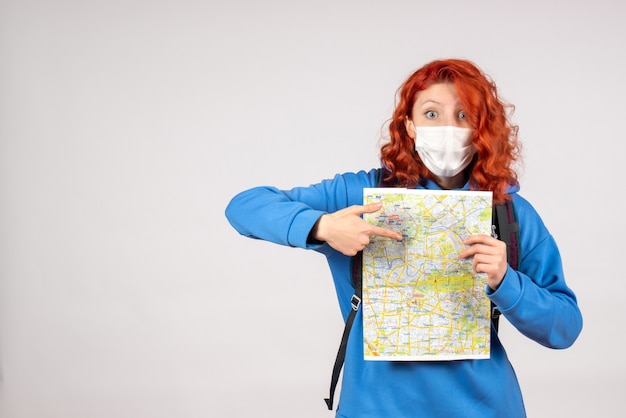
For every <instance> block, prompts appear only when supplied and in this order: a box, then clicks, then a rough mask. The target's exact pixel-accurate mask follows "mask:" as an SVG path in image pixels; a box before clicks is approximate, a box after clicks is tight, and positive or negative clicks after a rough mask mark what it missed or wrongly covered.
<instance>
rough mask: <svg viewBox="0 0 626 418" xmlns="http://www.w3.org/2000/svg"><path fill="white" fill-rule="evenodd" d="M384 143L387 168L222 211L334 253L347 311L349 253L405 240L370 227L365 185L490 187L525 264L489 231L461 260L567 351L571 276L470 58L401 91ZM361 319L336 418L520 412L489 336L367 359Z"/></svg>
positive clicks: (488, 87) (258, 229) (502, 109)
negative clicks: (414, 357)
mask: <svg viewBox="0 0 626 418" xmlns="http://www.w3.org/2000/svg"><path fill="white" fill-rule="evenodd" d="M389 134H390V135H389V141H388V142H386V143H385V144H384V145H383V146H382V147H381V167H380V168H375V169H371V170H369V171H359V172H356V173H345V174H338V175H336V176H334V178H332V179H328V180H323V181H321V182H320V183H319V184H315V185H312V186H308V187H296V188H294V189H291V190H278V189H276V188H273V187H258V188H253V189H250V190H247V191H244V192H242V193H240V194H238V195H237V196H235V197H234V198H233V200H232V201H231V202H230V204H229V206H228V208H227V209H226V216H227V218H228V220H229V221H230V223H231V224H232V225H233V227H234V228H235V229H236V230H237V231H239V233H241V234H243V235H245V236H248V237H254V238H260V239H264V240H268V241H271V242H275V243H278V244H282V245H288V246H293V247H301V248H309V249H313V250H315V251H319V252H321V253H323V254H325V255H326V257H327V260H328V263H329V266H330V269H331V272H332V276H333V280H334V282H335V287H336V290H337V296H338V301H339V305H340V308H341V311H342V313H343V315H344V319H345V318H347V317H348V314H349V312H350V310H351V309H352V308H351V305H350V300H351V297H352V295H353V293H354V288H353V285H352V279H351V268H350V266H351V258H352V256H354V255H355V254H357V253H358V252H359V251H360V250H362V249H363V248H364V247H365V246H366V245H368V244H369V242H370V238H371V237H372V236H381V237H386V238H390V239H394V240H401V239H402V235H401V234H400V233H399V232H395V231H392V230H390V229H385V228H381V227H376V226H373V225H370V224H369V223H367V222H366V221H364V220H363V219H362V215H363V214H365V213H373V212H376V211H378V210H379V209H380V208H381V206H380V204H368V205H363V189H364V188H368V187H377V185H378V184H377V179H378V178H380V176H381V175H382V176H383V177H384V178H385V181H386V183H393V184H396V185H398V186H399V187H407V188H419V189H434V190H440V189H445V190H453V189H460V190H482V191H491V192H492V193H493V200H494V203H500V202H504V201H505V200H508V199H511V200H512V202H513V203H514V205H513V207H514V208H515V212H516V213H515V215H516V218H517V221H518V223H519V227H520V232H519V240H520V241H519V248H520V251H521V253H520V254H519V267H518V269H517V270H514V269H513V268H511V267H510V266H509V264H508V263H507V250H506V244H505V243H503V242H502V241H500V240H498V239H496V238H494V237H491V236H489V235H472V236H470V237H469V238H467V239H466V240H465V241H464V244H465V245H466V249H465V250H463V251H462V252H460V253H459V258H462V259H470V260H472V265H473V268H474V270H475V271H476V272H477V273H484V274H485V275H486V277H487V286H486V287H485V292H486V294H487V297H488V298H489V299H490V300H491V301H492V302H494V303H495V304H496V305H497V306H498V307H499V309H500V311H501V312H502V314H503V315H504V316H505V317H506V318H507V320H508V321H509V322H510V323H511V324H513V326H514V327H515V328H516V329H518V330H519V331H520V332H521V333H522V334H524V335H526V336H527V337H528V338H531V339H533V340H534V341H536V342H538V343H539V344H542V345H544V346H546V347H551V348H566V347H569V346H570V345H571V344H573V343H574V341H575V340H576V338H577V337H578V335H579V333H580V331H581V329H582V316H581V313H580V310H579V308H578V305H577V301H576V297H575V295H574V293H573V292H572V291H571V290H570V289H569V288H568V286H567V284H566V282H565V278H564V275H563V269H562V265H561V258H560V255H559V251H558V248H557V244H556V242H555V240H554V238H553V237H552V235H550V233H549V231H548V230H547V228H546V227H545V225H544V223H543V222H542V220H541V218H540V217H539V215H538V214H537V212H536V211H535V210H534V208H533V207H532V206H531V204H530V203H529V202H528V201H526V200H525V199H524V198H522V197H521V196H520V195H519V194H518V193H517V192H518V190H519V184H518V181H517V174H516V172H515V170H514V168H513V164H514V163H515V162H516V161H517V159H518V154H519V146H518V145H519V144H518V139H517V127H516V126H514V125H512V124H511V122H510V121H509V119H508V113H507V105H505V104H504V103H503V102H502V100H501V99H500V98H499V97H498V93H497V89H496V86H495V84H494V83H493V82H492V81H491V80H490V79H489V78H488V77H487V76H486V75H485V74H483V73H482V71H481V70H480V69H479V68H478V67H477V66H476V65H474V64H473V63H472V62H469V61H466V60H458V59H449V60H438V61H434V62H431V63H428V64H427V65H425V66H424V67H422V68H420V69H418V70H417V71H415V72H414V73H413V74H412V75H411V76H410V77H409V78H408V79H407V80H406V81H405V82H404V83H403V84H402V86H401V87H400V89H399V90H398V100H397V105H396V108H395V110H394V113H393V116H392V119H391V121H390V124H389ZM362 339H363V325H362V317H361V312H360V311H359V312H358V313H357V316H356V319H355V321H354V326H353V328H352V332H351V334H350V338H349V341H348V346H347V352H346V357H345V365H344V370H343V380H342V389H341V396H340V402H339V406H338V408H337V413H336V416H337V417H347V418H357V417H358V418H363V417H372V418H374V417H375V418H382V417H393V418H402V417H497V418H502V417H507V418H514V417H524V416H525V415H526V414H525V409H524V403H523V400H522V394H521V391H520V387H519V384H518V381H517V378H516V376H515V372H514V370H513V367H512V366H511V364H510V362H509V360H508V358H507V356H506V353H505V351H504V348H503V347H502V344H501V342H500V340H499V339H498V337H497V333H495V332H493V333H492V337H491V347H490V357H489V359H469V360H454V361H410V362H396V361H366V360H364V357H363V354H364V353H363V344H362Z"/></svg>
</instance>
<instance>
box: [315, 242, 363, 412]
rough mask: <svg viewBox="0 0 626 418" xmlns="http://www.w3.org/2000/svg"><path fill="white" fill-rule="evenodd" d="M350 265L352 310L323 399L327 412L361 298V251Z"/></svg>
mask: <svg viewBox="0 0 626 418" xmlns="http://www.w3.org/2000/svg"><path fill="white" fill-rule="evenodd" d="M350 265H351V270H352V280H353V284H354V294H353V295H352V298H351V299H350V305H352V309H351V310H350V313H349V314H348V318H347V319H346V325H345V327H344V329H343V335H342V336H341V344H340V345H339V351H338V352H337V358H336V359H335V365H334V366H333V374H332V377H331V379H330V395H329V396H328V398H325V399H324V401H325V402H326V406H328V410H329V411H332V410H333V399H334V397H335V388H336V387H337V382H339V374H340V373H341V368H342V367H343V362H344V360H345V358H346V349H347V347H348V337H349V336H350V330H351V329H352V324H353V323H354V318H355V317H356V313H357V312H358V311H359V308H360V307H361V297H362V296H363V283H362V280H363V272H362V266H363V252H362V251H359V252H358V253H357V254H356V255H355V256H354V257H352V259H351V261H350Z"/></svg>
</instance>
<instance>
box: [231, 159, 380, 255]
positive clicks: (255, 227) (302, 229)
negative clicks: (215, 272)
mask: <svg viewBox="0 0 626 418" xmlns="http://www.w3.org/2000/svg"><path fill="white" fill-rule="evenodd" d="M375 175H376V170H371V171H369V172H364V171H359V172H358V173H347V174H341V175H339V174H338V175H336V176H335V177H334V178H333V179H329V180H324V181H322V182H320V183H318V184H313V185H311V186H308V187H296V188H293V189H291V190H279V189H277V188H275V187H268V186H266V187H255V188H252V189H249V190H246V191H244V192H241V193H239V194H238V195H236V196H235V197H233V199H232V200H231V201H230V203H229V204H228V206H227V207H226V218H227V219H228V221H229V222H230V224H231V225H232V226H233V227H234V228H235V229H236V230H237V231H238V232H239V233H240V234H242V235H244V236H247V237H250V238H256V239H263V240H266V241H270V242H274V243H276V244H281V245H287V246H291V247H300V248H316V247H319V244H314V243H310V242H308V241H307V238H308V236H309V233H310V231H311V229H312V228H313V226H314V225H315V222H317V220H318V219H319V218H320V216H322V215H324V214H326V213H332V212H336V211H337V210H340V209H343V208H346V207H348V206H351V205H360V204H362V203H363V188H364V187H372V185H373V184H374V180H375Z"/></svg>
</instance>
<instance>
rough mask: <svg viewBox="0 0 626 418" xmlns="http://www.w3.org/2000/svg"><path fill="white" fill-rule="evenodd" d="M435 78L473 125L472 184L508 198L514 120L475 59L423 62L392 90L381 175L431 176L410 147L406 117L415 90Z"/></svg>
mask: <svg viewBox="0 0 626 418" xmlns="http://www.w3.org/2000/svg"><path fill="white" fill-rule="evenodd" d="M437 83H453V84H454V86H455V88H456V91H457V94H458V95H459V100H460V101H461V103H462V105H463V110H464V111H465V114H466V115H467V120H468V122H469V125H470V126H471V127H472V128H473V130H474V131H473V136H472V143H473V144H474V146H475V147H476V155H475V156H474V160H473V161H472V163H471V164H470V166H469V167H468V170H469V171H470V173H469V178H470V189H471V190H490V191H492V192H493V198H494V201H495V202H502V201H504V200H506V199H508V198H510V197H509V196H508V195H507V193H506V191H507V189H508V187H509V186H510V185H512V184H515V183H517V173H516V171H515V170H514V169H513V168H512V165H513V163H514V162H515V161H517V160H518V159H519V156H520V144H519V141H518V138H517V131H518V127H517V125H512V124H511V123H510V122H509V119H508V115H509V114H512V112H513V111H514V107H513V106H512V105H510V104H507V103H504V102H503V101H502V100H501V99H500V98H499V97H498V92H497V89H496V85H495V83H494V82H493V81H492V80H491V79H490V78H489V77H488V76H487V75H485V74H484V73H483V72H482V71H481V70H480V69H479V68H478V67H477V66H476V65H475V64H474V63H472V62H470V61H467V60H460V59H447V60H437V61H433V62H431V63H429V64H426V65H425V66H423V67H422V68H420V69H418V70H417V71H415V72H414V73H413V74H412V75H411V76H409V78H407V79H406V81H405V82H404V83H403V84H402V85H401V86H400V88H399V89H398V91H397V98H396V107H395V110H394V112H393V116H392V119H391V120H390V121H389V134H390V138H389V141H388V142H387V143H385V144H384V145H383V146H382V147H381V162H382V165H383V167H385V168H386V169H387V170H389V171H390V173H389V175H388V176H387V177H388V178H387V179H386V180H390V179H394V178H395V180H396V181H397V182H398V184H402V185H413V184H417V183H419V181H420V180H421V179H423V178H428V177H430V176H431V174H430V172H429V170H428V169H427V168H426V166H425V165H424V164H423V163H422V161H421V159H420V158H419V156H418V154H417V152H416V151H415V143H414V140H413V139H411V138H410V137H409V135H408V133H407V131H406V125H405V120H406V118H407V117H408V118H409V119H411V118H412V116H413V115H412V112H413V104H414V103H415V100H416V98H417V95H418V94H419V92H420V91H422V90H425V89H427V88H428V87H430V86H431V85H433V84H437Z"/></svg>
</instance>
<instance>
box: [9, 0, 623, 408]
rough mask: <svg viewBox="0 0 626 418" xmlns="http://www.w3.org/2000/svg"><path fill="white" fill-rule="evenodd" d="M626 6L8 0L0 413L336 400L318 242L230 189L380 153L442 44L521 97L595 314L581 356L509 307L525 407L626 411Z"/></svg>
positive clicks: (327, 285) (334, 316) (530, 173)
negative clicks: (417, 74)
mask: <svg viewBox="0 0 626 418" xmlns="http://www.w3.org/2000/svg"><path fill="white" fill-rule="evenodd" d="M625 21H626V4H625V3H624V2H622V1H619V0H578V1H575V2H571V1H541V0H529V1H524V2H520V1H516V2H503V1H496V0H492V1H485V0H474V1H471V2H470V1H461V0H459V1H442V2H427V1H399V0H388V1H374V0H349V1H340V0H315V1H304V0H303V1H286V0H275V1H252V0H249V1H238V0H231V1H220V2H217V1H215V0H208V1H206V0H205V1H201V0H176V1H174V0H169V1H166V0H153V1H147V0H108V1H93V0H83V1H79V0H56V1H47V0H0V279H1V287H0V290H1V291H0V312H1V316H0V318H1V328H0V330H1V347H0V354H1V356H2V358H1V362H2V367H3V374H4V383H3V384H2V389H1V394H0V416H1V417H2V418H39V417H45V418H74V417H76V418H84V417H90V418H103V417H107V418H108V417H115V418H142V417H150V418H166V417H167V418H170V417H185V418H187V417H190V418H191V417H288V416H289V417H292V416H297V417H304V418H308V417H331V416H333V414H332V413H330V412H328V411H326V410H325V405H324V403H323V400H322V398H323V397H324V396H326V394H327V388H328V384H329V377H330V371H331V367H332V362H333V360H334V356H335V353H336V349H337V344H338V343H339V337H340V333H341V330H342V323H341V319H340V315H339V309H338V308H337V303H336V300H335V295H334V290H333V287H332V283H331V279H330V277H329V274H328V271H327V267H326V264H325V260H324V259H323V257H322V256H320V255H318V254H315V253H313V252H307V251H303V250H297V249H289V248H282V247H278V246H275V245H272V244H268V243H265V242H259V241H253V240H248V239H245V238H242V237H240V236H239V235H237V233H236V232H235V231H234V230H233V229H231V228H230V227H229V225H228V224H227V221H226V219H225V218H224V215H223V212H224V208H225V206H226V204H227V202H228V201H229V199H230V198H231V197H232V196H233V195H234V194H235V193H236V192H238V191H240V190H242V189H244V188H248V187H251V186H255V185H262V184H270V185H276V186H279V187H284V188H288V187H292V186H296V185H307V184H310V183H314V182H317V181H319V180H321V179H323V178H327V177H330V176H332V175H334V174H335V173H336V172H344V171H354V170H358V169H362V168H371V167H373V166H376V165H377V158H378V155H377V144H378V139H379V137H380V129H381V126H382V125H383V123H384V122H385V120H386V119H387V118H388V117H389V116H390V115H391V109H392V106H393V99H394V93H395V90H396V88H397V87H398V86H399V85H400V83H401V82H402V81H403V80H404V78H405V77H406V76H408V75H409V74H410V73H411V72H412V71H413V70H414V69H416V68H417V67H419V66H421V65H422V64H424V63H426V62H427V61H430V60H432V59H435V58H445V57H461V58H469V59H471V60H473V61H475V62H476V63H478V64H479V66H481V67H482V68H483V69H484V70H485V71H486V72H487V73H488V74H490V75H491V76H492V77H493V78H494V79H495V81H496V82H497V84H498V86H499V87H500V91H501V94H502V95H503V97H504V98H505V99H507V100H508V101H510V102H512V103H514V104H515V105H516V107H517V111H516V113H515V121H516V122H517V123H518V124H519V125H520V128H521V130H520V134H521V138H522V139H523V141H524V145H525V171H524V172H523V174H522V194H523V195H524V196H525V197H526V198H528V199H529V200H530V201H531V202H532V203H533V204H534V205H535V207H536V208H537V209H538V210H539V212H540V213H541V214H542V216H543V217H544V221H545V222H546V224H547V225H548V227H549V228H550V230H551V231H552V233H553V234H554V235H555V236H556V238H557V240H558V242H559V243H560V247H561V251H562V255H563V259H564V263H565V270H566V274H567V277H568V283H569V284H570V286H571V287H572V288H573V289H574V290H575V291H576V292H577V295H578V297H579V302H580V306H581V309H582V311H583V315H584V320H585V325H584V330H583V333H582V335H581V337H580V339H579V340H578V341H577V343H576V344H575V345H574V346H573V347H572V348H570V349H568V350H564V351H551V350H548V349H546V348H543V347H540V346H538V345H537V344H536V343H533V342H531V341H529V340H527V339H525V338H524V337H521V336H520V335H519V334H518V333H517V332H516V331H515V330H513V329H512V327H511V326H510V325H509V324H507V323H504V324H502V330H501V334H502V338H503V339H504V343H505V346H506V347H507V349H508V351H509V354H510V357H511V360H512V362H513V363H514V365H515V366H516V369H517V371H518V375H519V378H520V381H521V384H522V388H523V391H524V394H525V398H526V403H527V409H528V414H529V417H533V418H539V417H554V416H567V417H589V416H597V417H618V416H623V415H622V414H623V411H624V406H625V401H624V397H623V388H624V384H625V380H626V377H625V376H626V362H625V360H624V351H623V347H624V346H623V332H624V325H623V322H624V312H623V308H624V303H623V299H624V294H625V291H626V277H625V276H626V275H625V273H624V263H623V258H622V257H623V255H622V252H623V249H624V246H623V239H624V235H625V233H626V228H625V226H624V221H623V219H622V218H623V216H622V215H623V210H622V209H623V204H622V201H621V200H622V199H623V197H622V192H621V190H622V186H621V185H622V183H623V179H622V177H623V168H624V156H625V155H626V153H625V148H626V147H625V143H626V135H625V133H624V132H625V131H624V115H625V114H626V107H625V105H624V103H625V100H624V97H625V96H626V82H625V81H624V80H625V78H624V74H626V52H625V50H624V46H623V44H624V41H625V40H626V25H624V22H625ZM498 389H499V388H498V387H497V386H495V387H494V390H498Z"/></svg>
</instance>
